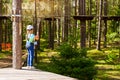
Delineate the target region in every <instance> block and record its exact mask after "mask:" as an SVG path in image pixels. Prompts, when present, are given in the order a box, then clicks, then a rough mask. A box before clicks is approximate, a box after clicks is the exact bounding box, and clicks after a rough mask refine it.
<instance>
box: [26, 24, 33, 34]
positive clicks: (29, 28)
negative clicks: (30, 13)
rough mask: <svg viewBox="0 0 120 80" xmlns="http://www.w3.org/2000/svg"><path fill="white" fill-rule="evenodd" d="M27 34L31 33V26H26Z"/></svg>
mask: <svg viewBox="0 0 120 80" xmlns="http://www.w3.org/2000/svg"><path fill="white" fill-rule="evenodd" d="M27 33H33V26H32V25H28V26H27Z"/></svg>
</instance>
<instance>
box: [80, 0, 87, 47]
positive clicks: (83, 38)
mask: <svg viewBox="0 0 120 80" xmlns="http://www.w3.org/2000/svg"><path fill="white" fill-rule="evenodd" d="M79 14H80V15H85V14H86V11H85V0H79ZM80 26H81V29H80V32H81V40H80V46H81V48H86V20H80Z"/></svg>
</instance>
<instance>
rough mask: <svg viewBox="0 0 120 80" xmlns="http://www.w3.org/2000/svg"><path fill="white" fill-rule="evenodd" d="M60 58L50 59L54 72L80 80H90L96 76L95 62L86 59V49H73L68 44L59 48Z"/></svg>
mask: <svg viewBox="0 0 120 80" xmlns="http://www.w3.org/2000/svg"><path fill="white" fill-rule="evenodd" d="M59 51H60V53H59V56H60V58H56V57H52V59H51V63H52V64H53V65H54V66H53V68H54V69H56V70H55V72H56V73H59V74H63V75H67V76H71V77H75V78H78V79H80V80H92V79H93V78H94V76H95V75H96V74H97V70H96V68H95V66H94V65H95V64H96V62H95V61H93V60H92V59H90V58H87V57H86V54H87V51H86V49H81V50H79V49H74V48H72V46H70V45H68V44H64V45H62V46H60V48H59Z"/></svg>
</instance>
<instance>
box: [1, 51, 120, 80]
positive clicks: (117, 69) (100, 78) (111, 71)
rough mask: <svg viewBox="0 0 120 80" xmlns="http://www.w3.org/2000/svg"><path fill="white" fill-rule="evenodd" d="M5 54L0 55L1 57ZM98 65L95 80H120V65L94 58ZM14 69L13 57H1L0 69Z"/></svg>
mask: <svg viewBox="0 0 120 80" xmlns="http://www.w3.org/2000/svg"><path fill="white" fill-rule="evenodd" d="M2 54H5V53H0V56H1V55H2ZM99 56H100V55H99ZM94 57H96V60H97V62H98V64H96V67H97V69H98V74H97V77H96V78H95V80H120V64H115V65H113V64H107V63H106V62H105V60H104V58H103V57H101V58H100V57H99V58H97V57H98V56H94ZM8 67H12V55H8V54H7V56H6V57H3V58H1V57H0V68H8Z"/></svg>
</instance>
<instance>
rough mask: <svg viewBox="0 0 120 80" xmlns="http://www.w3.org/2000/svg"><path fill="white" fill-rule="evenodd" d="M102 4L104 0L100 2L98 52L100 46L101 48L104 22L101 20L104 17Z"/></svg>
mask: <svg viewBox="0 0 120 80" xmlns="http://www.w3.org/2000/svg"><path fill="white" fill-rule="evenodd" d="M102 3H103V0H100V7H99V22H98V42H97V50H100V49H101V48H100V46H101V44H100V43H101V25H102V20H101V16H102Z"/></svg>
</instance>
